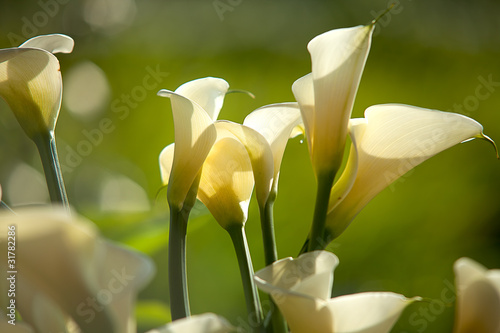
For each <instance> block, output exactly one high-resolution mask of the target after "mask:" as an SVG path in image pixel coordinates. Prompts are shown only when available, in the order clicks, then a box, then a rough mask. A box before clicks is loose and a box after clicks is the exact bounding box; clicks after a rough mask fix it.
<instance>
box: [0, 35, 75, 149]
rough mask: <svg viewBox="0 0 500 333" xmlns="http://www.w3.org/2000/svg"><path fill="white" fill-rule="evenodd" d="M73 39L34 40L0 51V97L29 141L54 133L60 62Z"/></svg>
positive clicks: (67, 51) (51, 36) (68, 51)
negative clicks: (56, 55)
mask: <svg viewBox="0 0 500 333" xmlns="http://www.w3.org/2000/svg"><path fill="white" fill-rule="evenodd" d="M73 45H74V42H73V39H71V38H70V37H68V36H66V35H60V34H54V35H43V36H37V37H33V38H31V39H29V40H27V41H26V42H24V43H23V44H21V45H20V46H19V47H17V48H8V49H1V50H0V96H1V97H2V98H3V99H4V100H5V101H6V102H7V104H8V105H9V107H10V108H11V109H12V111H13V112H14V115H15V116H16V118H17V120H18V122H19V124H20V125H21V127H22V128H23V130H24V132H25V133H26V134H27V135H28V137H30V138H32V139H33V138H34V137H35V136H37V135H40V134H42V133H43V134H46V133H50V132H53V131H54V128H55V124H56V121H57V117H58V115H59V109H60V107H61V99H62V78H61V71H60V67H59V61H58V60H57V58H56V57H55V56H54V55H53V53H70V52H71V51H72V50H73Z"/></svg>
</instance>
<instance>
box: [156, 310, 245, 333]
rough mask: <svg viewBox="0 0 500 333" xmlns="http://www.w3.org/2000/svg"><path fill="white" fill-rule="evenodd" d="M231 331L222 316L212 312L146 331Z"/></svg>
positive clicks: (225, 332) (205, 332)
mask: <svg viewBox="0 0 500 333" xmlns="http://www.w3.org/2000/svg"><path fill="white" fill-rule="evenodd" d="M185 332H189V333H231V332H236V328H235V327H234V326H232V325H231V324H230V323H229V322H228V321H227V320H226V319H225V318H224V317H222V316H218V315H216V314H214V313H203V314H200V315H194V316H191V317H188V318H183V319H178V320H175V321H173V322H171V323H170V324H167V325H165V326H164V327H160V328H157V329H154V330H151V331H148V332H147V333H185Z"/></svg>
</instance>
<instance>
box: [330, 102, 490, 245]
mask: <svg viewBox="0 0 500 333" xmlns="http://www.w3.org/2000/svg"><path fill="white" fill-rule="evenodd" d="M482 131H483V127H482V126H481V124H479V123H478V122H477V121H475V120H473V119H471V118H468V117H466V116H463V115H460V114H455V113H450V112H442V111H436V110H429V109H423V108H418V107H414V106H408V105H400V104H385V105H375V106H371V107H369V108H368V109H367V110H366V112H365V118H359V119H352V120H351V125H350V134H351V137H352V140H353V145H352V147H351V151H350V155H349V159H348V164H347V167H346V169H345V171H344V172H343V174H342V176H341V177H340V179H339V180H338V182H337V183H336V184H335V185H334V187H333V189H332V193H331V196H330V203H329V213H328V217H327V222H326V229H327V233H329V234H328V235H327V241H330V240H331V239H333V238H335V237H337V236H339V235H340V234H341V233H342V232H343V231H344V230H345V228H347V226H348V225H349V224H350V222H351V221H352V219H353V218H354V217H355V216H356V215H357V214H358V213H359V212H360V211H361V209H362V208H363V207H364V206H365V205H366V204H367V203H368V202H369V201H370V200H371V199H372V198H373V197H375V196H376V195H377V194H378V193H379V192H380V191H382V190H383V189H385V188H386V187H387V186H389V185H390V184H391V183H392V182H394V181H395V180H396V179H398V178H399V177H401V176H402V175H404V174H405V173H406V172H408V171H409V170H411V169H412V168H414V167H416V166H417V165H418V164H420V163H422V162H423V161H425V160H427V159H428V158H430V157H432V156H434V155H436V154H438V153H439V152H441V151H443V150H445V149H448V148H450V147H452V146H454V145H456V144H458V143H460V142H463V141H467V140H469V139H473V138H487V137H485V136H484V135H483V133H482ZM488 140H490V139H489V138H488Z"/></svg>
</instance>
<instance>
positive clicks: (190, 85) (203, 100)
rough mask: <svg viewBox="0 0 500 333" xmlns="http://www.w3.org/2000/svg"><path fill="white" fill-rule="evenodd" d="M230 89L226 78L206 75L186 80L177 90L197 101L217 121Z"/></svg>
mask: <svg viewBox="0 0 500 333" xmlns="http://www.w3.org/2000/svg"><path fill="white" fill-rule="evenodd" d="M228 89H229V83H227V82H226V81H225V80H223V79H219V78H214V77H206V78H201V79H197V80H193V81H189V82H186V83H184V84H183V85H181V86H180V87H179V88H177V89H176V90H175V92H176V93H177V94H179V95H182V96H184V97H186V98H187V99H190V100H191V101H193V102H195V103H197V104H198V105H199V106H201V107H202V108H203V110H205V112H206V113H207V114H208V116H209V117H210V118H211V119H212V121H216V120H217V117H218V116H219V112H220V110H221V108H222V105H223V104H224V97H225V96H226V94H227V92H228Z"/></svg>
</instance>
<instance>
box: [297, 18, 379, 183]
mask: <svg viewBox="0 0 500 333" xmlns="http://www.w3.org/2000/svg"><path fill="white" fill-rule="evenodd" d="M373 28H374V26H373V24H371V25H368V26H357V27H352V28H344V29H335V30H331V31H328V32H326V33H324V34H321V35H319V36H316V37H315V38H313V39H312V40H311V41H310V42H309V44H308V50H309V53H310V54H311V62H312V73H311V74H308V75H306V76H304V77H302V78H300V79H298V80H297V81H296V82H295V83H294V84H293V86H292V90H293V93H294V95H295V98H296V100H297V102H298V103H299V105H300V110H301V112H302V118H303V119H304V125H305V131H306V135H307V140H308V145H309V153H310V156H311V160H312V164H313V168H314V171H315V172H316V176H317V177H318V176H320V175H324V174H331V173H335V172H336V171H337V169H338V168H339V167H340V164H341V163H342V156H343V151H344V146H345V142H346V138H347V126H348V121H349V118H350V117H351V112H352V106H353V104H354V98H355V96H356V92H357V90H358V86H359V82H360V80H361V75H362V72H363V69H364V66H365V63H366V59H367V57H368V53H369V50H370V44H371V36H372V33H373Z"/></svg>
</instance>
